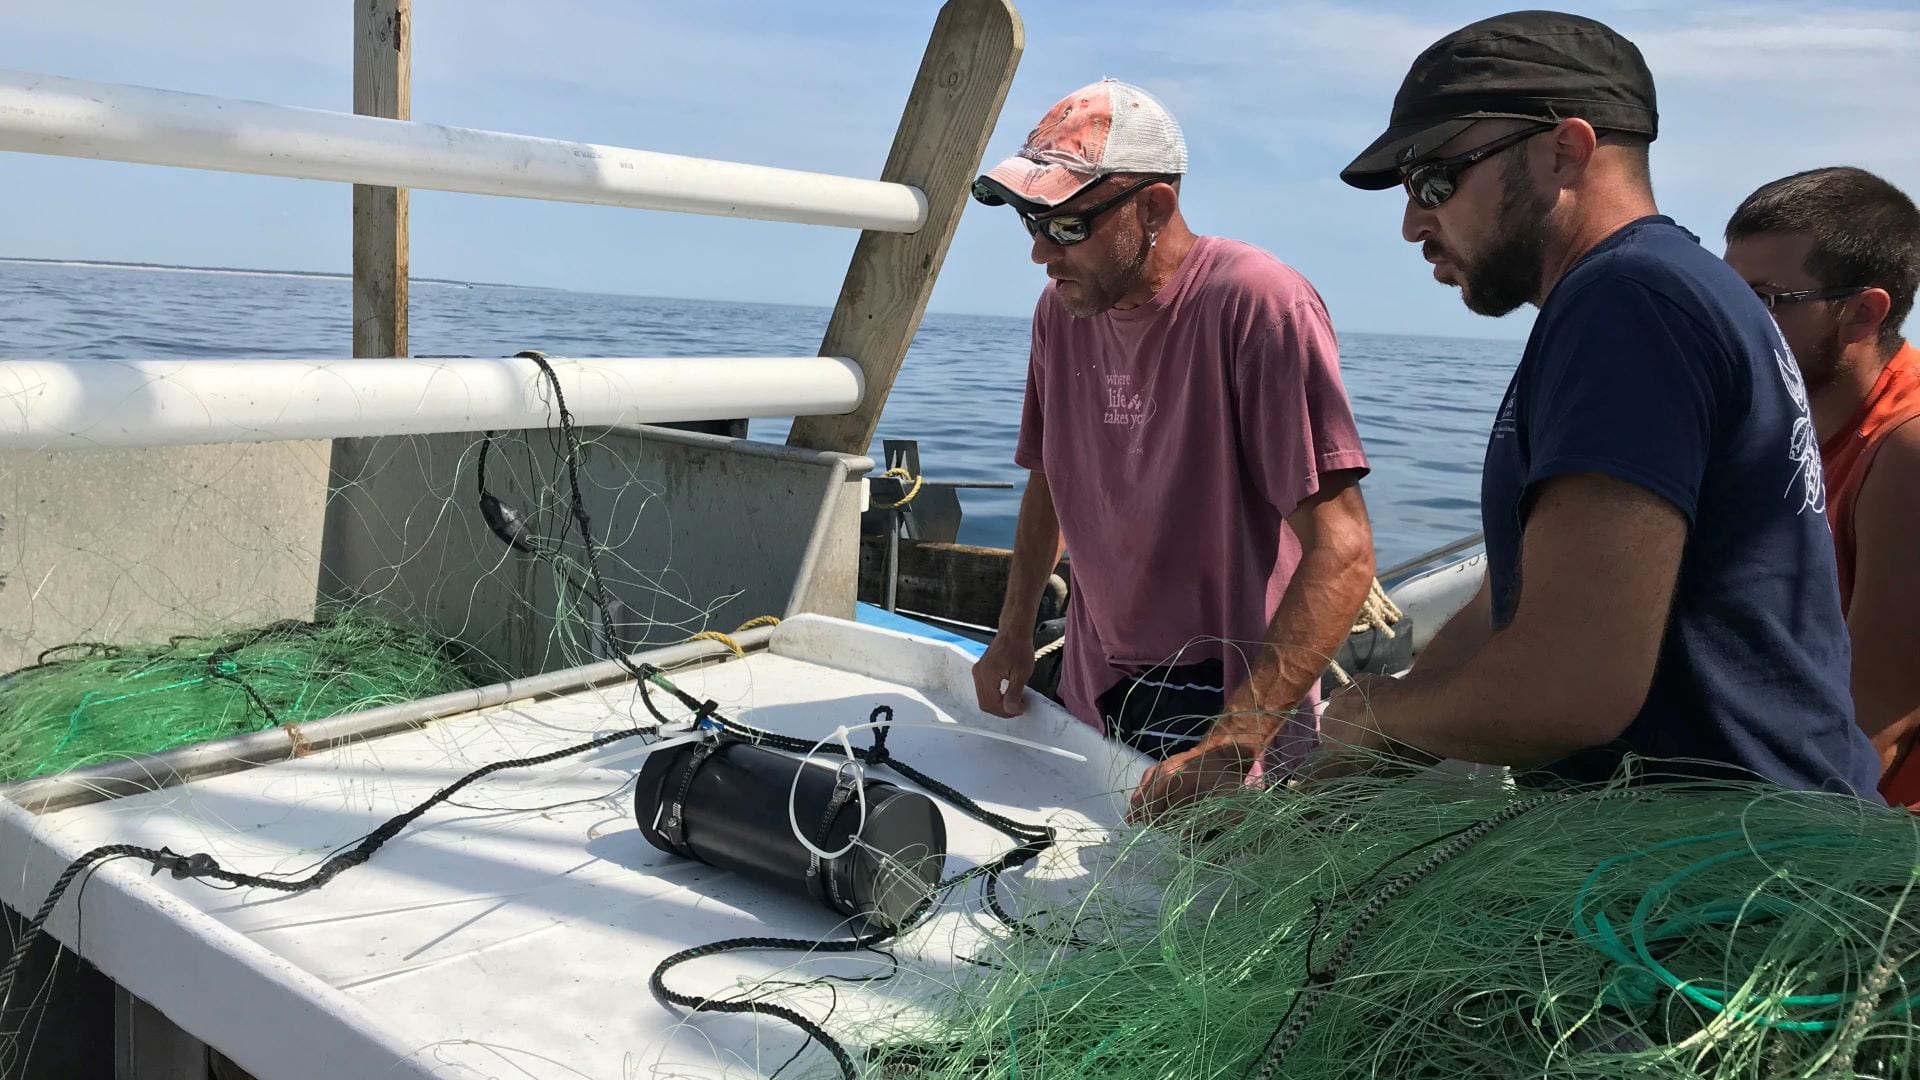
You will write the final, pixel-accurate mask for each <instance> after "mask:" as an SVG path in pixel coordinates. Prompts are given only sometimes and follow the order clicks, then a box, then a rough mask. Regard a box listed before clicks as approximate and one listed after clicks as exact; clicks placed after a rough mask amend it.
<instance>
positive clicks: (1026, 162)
mask: <svg viewBox="0 0 1920 1080" xmlns="http://www.w3.org/2000/svg"><path fill="white" fill-rule="evenodd" d="M1186 172H1187V138H1186V136H1185V135H1183V134H1181V132H1180V125H1179V124H1178V123H1177V122H1175V120H1174V119H1173V114H1172V113H1169V112H1168V111H1167V109H1166V106H1164V105H1162V104H1160V102H1159V101H1157V100H1155V99H1154V97H1153V95H1152V94H1149V93H1147V92H1146V91H1145V90H1142V89H1140V88H1139V87H1137V86H1133V85H1131V84H1128V83H1123V82H1120V81H1118V80H1115V79H1102V80H1100V81H1099V82H1097V83H1094V84H1093V85H1092V86H1085V87H1081V88H1080V89H1078V90H1075V91H1074V92H1073V93H1071V94H1068V95H1067V96H1066V97H1064V98H1062V99H1061V100H1060V102H1059V104H1057V105H1055V106H1054V107H1053V108H1051V109H1048V110H1047V114H1046V115H1045V116H1043V117H1041V118H1040V123H1039V124H1038V125H1036V126H1035V127H1034V129H1033V130H1032V131H1030V132H1028V133H1027V142H1026V145H1025V146H1022V147H1021V148H1020V152H1019V153H1018V154H1015V155H1014V156H1012V157H1010V158H1008V159H1007V160H1005V161H1003V162H1001V163H1000V164H998V165H996V166H994V167H993V168H992V169H991V170H989V171H988V172H986V173H985V174H983V175H982V176H980V177H979V178H978V179H976V180H975V181H974V182H973V197H974V198H976V199H978V200H980V201H981V202H983V203H985V204H987V205H988V206H998V205H1000V204H1002V203H1012V204H1013V205H1014V206H1016V207H1018V208H1020V209H1021V210H1024V211H1026V212H1028V213H1038V212H1040V211H1042V210H1047V209H1050V208H1052V207H1055V206H1058V205H1060V204H1061V203H1063V202H1065V201H1067V200H1068V199H1071V198H1073V196H1074V195H1076V194H1078V193H1079V192H1080V190H1081V189H1082V188H1085V187H1086V186H1087V185H1088V184H1091V183H1093V182H1094V181H1096V180H1099V179H1100V178H1101V177H1104V176H1110V175H1112V174H1114V173H1160V174H1167V175H1174V176H1184V175H1186Z"/></svg>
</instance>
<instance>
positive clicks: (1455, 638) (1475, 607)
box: [1413, 577, 1493, 675]
mask: <svg viewBox="0 0 1920 1080" xmlns="http://www.w3.org/2000/svg"><path fill="white" fill-rule="evenodd" d="M1492 636H1493V591H1492V589H1491V588H1490V587H1489V586H1488V584H1487V580H1486V578H1484V577H1482V578H1481V579H1480V588H1479V589H1478V590H1477V591H1475V592H1474V594H1473V599H1471V600H1468V601H1467V604H1466V606H1465V607H1463V608H1461V609H1460V610H1459V611H1456V612H1454V614H1453V618H1451V619H1448V620H1447V621H1446V623H1445V624H1444V625H1442V626H1441V627H1440V631H1439V632H1438V633H1436V634H1434V635H1433V639H1432V640H1431V641H1429V642H1427V645H1426V648H1423V649H1421V650H1420V655H1419V656H1416V657H1414V660H1413V670H1415V671H1418V672H1420V673H1421V674H1424V675H1430V674H1432V673H1434V672H1437V671H1446V670H1449V669H1452V668H1457V667H1459V666H1460V665H1462V664H1464V663H1466V662H1467V661H1468V660H1471V659H1472V658H1473V654H1474V653H1476V652H1478V651H1479V650H1480V649H1481V648H1482V647H1484V646H1485V645H1486V643H1487V639H1488V638H1490V637H1492Z"/></svg>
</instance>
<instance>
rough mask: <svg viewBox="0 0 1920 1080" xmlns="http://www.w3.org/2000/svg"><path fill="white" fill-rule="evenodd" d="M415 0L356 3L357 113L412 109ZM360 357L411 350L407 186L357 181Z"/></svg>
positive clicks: (404, 115) (356, 349)
mask: <svg viewBox="0 0 1920 1080" xmlns="http://www.w3.org/2000/svg"><path fill="white" fill-rule="evenodd" d="M412 84H413V0H354V8H353V111H354V112H356V113H360V114H361V115H363V116H381V117H385V118H387V119H389V120H407V119H410V118H411V117H412V113H413V90H412ZM353 355H355V356H405V355H407V190H406V189H405V188H389V187H368V186H366V185H364V184H355V185H354V186H353Z"/></svg>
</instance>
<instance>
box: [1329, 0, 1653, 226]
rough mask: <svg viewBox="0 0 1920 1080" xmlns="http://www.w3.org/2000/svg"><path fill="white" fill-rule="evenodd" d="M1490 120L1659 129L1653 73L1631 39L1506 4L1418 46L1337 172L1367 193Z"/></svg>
mask: <svg viewBox="0 0 1920 1080" xmlns="http://www.w3.org/2000/svg"><path fill="white" fill-rule="evenodd" d="M1490 117H1509V118H1513V119H1520V120H1543V121H1548V122H1558V121H1561V120H1566V119H1570V118H1573V117H1578V118H1580V119H1582V120H1585V121H1586V122H1587V123H1589V124H1592V125H1593V126H1594V127H1595V128H1597V129H1600V130H1604V131H1623V132H1630V133H1633V134H1637V135H1645V136H1646V137H1647V138H1648V139H1652V138H1653V137H1654V136H1656V135H1657V134H1658V133H1659V112H1658V111H1657V110H1656V109H1655V108H1654V100H1653V73H1652V72H1650V71H1648V70H1647V62H1646V60H1644V59H1643V58H1642V57H1641V56H1640V50H1639V49H1638V48H1636V47H1635V46H1634V44H1633V42H1631V41H1628V40H1627V39H1626V38H1623V37H1621V36H1620V35H1619V34H1616V33H1614V32H1613V30H1612V29H1611V28H1610V27H1608V26H1606V25H1605V24H1603V23H1599V22H1595V21H1594V20H1592V19H1586V18H1582V17H1580V16H1578V15H1566V14H1562V13H1560V12H1557V11H1515V12H1510V13H1508V14H1506V15H1495V16H1494V17H1493V18H1491V19H1482V20H1481V21H1479V22H1477V23H1474V24H1472V25H1470V26H1465V27H1462V28H1460V29H1459V30H1455V31H1454V32H1453V33H1451V34H1448V35H1447V36H1446V37H1443V38H1441V39H1440V40H1439V41H1436V42H1434V43H1433V44H1432V45H1430V46H1428V47H1427V50H1426V51H1425V52H1423V53H1421V54H1420V55H1419V57H1418V58H1416V59H1415V60H1414V62H1413V67H1412V68H1411V69H1410V70H1408V72H1407V78H1406V81H1404V82H1402V83H1401V84H1400V92H1399V93H1398V94H1396V95H1394V98H1393V114H1392V115H1391V116H1390V117H1389V118H1388V121H1387V130H1386V133H1385V134H1383V135H1381V136H1380V137H1379V138H1377V139H1375V140H1373V145H1371V146H1369V147H1367V148H1366V149H1365V150H1362V151H1361V152H1360V156H1359V157H1356V158H1354V159H1353V164H1351V165H1348V166H1347V167H1346V168H1345V169H1342V170H1341V171H1340V179H1342V180H1345V181H1346V182H1347V183H1349V184H1352V185H1353V186H1354V187H1357V188H1364V189H1366V190H1369V191H1379V190H1383V189H1385V188H1390V187H1393V186H1394V185H1395V184H1398V183H1399V182H1400V172H1399V170H1400V169H1401V167H1403V166H1406V165H1410V164H1412V163H1413V162H1415V161H1418V160H1420V159H1421V158H1423V157H1426V156H1428V155H1430V154H1432V153H1433V151H1434V149H1435V148H1437V147H1439V146H1440V145H1442V144H1443V143H1445V142H1446V141H1447V140H1448V139H1451V138H1453V137H1454V136H1455V135H1458V134H1460V132H1462V131H1464V130H1466V129H1467V127H1468V126H1469V125H1471V124H1472V123H1473V122H1474V121H1476V120H1485V119H1488V118H1490Z"/></svg>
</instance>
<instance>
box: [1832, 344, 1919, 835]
mask: <svg viewBox="0 0 1920 1080" xmlns="http://www.w3.org/2000/svg"><path fill="white" fill-rule="evenodd" d="M1914 419H1920V349H1916V348H1914V347H1913V345H1911V344H1907V345H1902V346H1901V347H1900V351H1899V352H1897V353H1895V354H1894V356H1893V360H1892V361H1891V362H1890V363H1888V364H1887V367H1886V370H1885V371H1882V372H1881V373H1880V378H1879V379H1877V380H1875V381H1874V384H1873V389H1872V390H1871V391H1869V392H1868V394H1867V400H1866V401H1864V402H1862V403H1861V405H1860V411H1859V412H1857V413H1855V414H1854V417H1853V419H1852V420H1851V421H1849V422H1848V423H1847V426H1846V427H1844V428H1842V429H1840V430H1839V431H1837V432H1835V433H1834V435H1833V437H1832V438H1830V439H1828V440H1827V441H1826V442H1824V443H1822V444H1821V445H1820V463H1821V466H1822V467H1823V469H1824V471H1825V472H1826V476H1827V521H1828V522H1829V523H1830V524H1831V525H1832V526H1833V550H1834V556H1835V561H1836V562H1837V563H1838V564H1839V568H1840V610H1841V611H1846V610H1848V609H1849V608H1851V607H1852V606H1853V552H1854V544H1855V538H1854V533H1853V510H1854V505H1855V503H1857V502H1858V501H1859V498H1860V485H1861V484H1863V483H1865V481H1866V479H1867V470H1869V469H1871V468H1872V467H1873V458H1874V455H1875V454H1877V453H1879V451H1880V447H1881V445H1882V444H1883V443H1885V442H1886V439H1887V436H1888V435H1889V434H1891V433H1892V432H1893V430H1894V429H1895V428H1897V427H1899V426H1900V425H1902V424H1904V423H1906V422H1908V421H1909V420H1914ZM1880 794H1882V795H1884V796H1886V798H1887V801H1888V802H1891V803H1894V804H1896V805H1900V806H1908V807H1913V808H1916V809H1920V748H1916V747H1914V746H1911V745H1909V746H1906V747H1902V748H1901V752H1900V756H1899V757H1898V758H1896V759H1895V761H1894V764H1893V767H1892V768H1891V769H1888V770H1887V773H1886V775H1885V776H1882V777H1881V778H1880Z"/></svg>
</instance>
